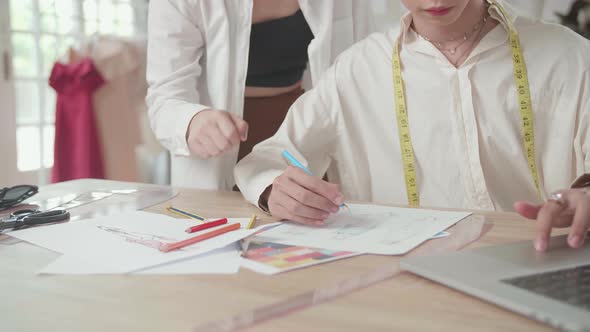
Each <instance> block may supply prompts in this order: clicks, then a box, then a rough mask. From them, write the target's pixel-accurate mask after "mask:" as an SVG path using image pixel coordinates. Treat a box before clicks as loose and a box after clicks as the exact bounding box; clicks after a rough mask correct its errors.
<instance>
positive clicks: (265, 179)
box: [238, 170, 283, 215]
mask: <svg viewBox="0 0 590 332" xmlns="http://www.w3.org/2000/svg"><path fill="white" fill-rule="evenodd" d="M282 173H283V171H282V170H270V171H266V172H262V173H259V174H257V175H255V176H254V177H253V178H251V179H249V180H247V181H245V182H246V183H238V186H239V187H240V191H241V192H242V194H243V195H244V197H245V198H246V200H248V201H249V202H250V203H252V204H253V205H255V206H256V207H258V208H259V209H260V210H261V211H263V212H265V213H268V214H269V215H270V211H265V209H264V208H263V207H262V206H261V205H260V204H259V203H260V196H261V195H262V193H263V192H264V191H265V190H266V188H268V186H270V185H271V184H272V183H273V181H274V180H275V179H276V178H277V177H278V176H280V175H281V174H282ZM240 182H244V181H240ZM240 185H241V186H240ZM266 209H268V207H266Z"/></svg>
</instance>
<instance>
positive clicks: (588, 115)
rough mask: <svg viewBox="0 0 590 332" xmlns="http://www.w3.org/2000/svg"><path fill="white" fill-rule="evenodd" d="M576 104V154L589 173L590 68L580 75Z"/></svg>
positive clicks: (585, 171) (585, 170)
mask: <svg viewBox="0 0 590 332" xmlns="http://www.w3.org/2000/svg"><path fill="white" fill-rule="evenodd" d="M582 80H583V81H582V82H581V84H580V95H579V101H578V104H579V106H578V107H580V110H579V114H580V124H579V128H578V133H577V135H576V138H575V145H576V147H575V149H576V154H577V155H579V159H583V164H584V168H583V170H582V172H583V173H590V70H587V71H586V72H585V73H584V75H583V76H582Z"/></svg>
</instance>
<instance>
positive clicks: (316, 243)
mask: <svg viewBox="0 0 590 332" xmlns="http://www.w3.org/2000/svg"><path fill="white" fill-rule="evenodd" d="M348 206H349V208H350V209H349V211H347V210H342V211H341V212H339V213H338V214H335V215H333V216H331V217H330V218H328V219H327V220H326V223H325V225H323V226H320V227H314V226H307V225H300V224H295V223H285V224H283V225H281V226H277V227H274V228H272V229H269V230H267V231H264V232H263V233H261V234H258V235H257V239H260V240H263V241H268V242H276V243H282V244H291V245H299V246H305V247H314V248H326V249H331V250H344V251H352V252H362V253H371V254H382V255H401V254H405V253H407V252H408V251H410V250H412V249H413V248H415V247H416V246H418V245H419V244H421V243H422V242H424V241H426V240H428V239H430V238H432V237H433V236H435V235H436V234H438V233H439V232H441V231H443V230H445V229H447V228H448V227H450V226H452V225H454V224H455V223H457V222H458V221H460V220H462V219H464V218H466V217H467V216H469V215H470V213H466V212H451V211H435V210H423V209H408V208H393V207H385V206H378V205H364V204H348Z"/></svg>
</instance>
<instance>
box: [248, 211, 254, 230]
mask: <svg viewBox="0 0 590 332" xmlns="http://www.w3.org/2000/svg"><path fill="white" fill-rule="evenodd" d="M255 225H256V215H255V214H253V215H252V217H250V222H249V223H248V227H246V229H252V228H254V226H255Z"/></svg>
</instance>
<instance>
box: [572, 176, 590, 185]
mask: <svg viewBox="0 0 590 332" xmlns="http://www.w3.org/2000/svg"><path fill="white" fill-rule="evenodd" d="M585 187H590V173H586V174H583V175H582V176H580V177H578V178H577V179H576V181H574V183H572V186H571V188H585Z"/></svg>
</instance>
